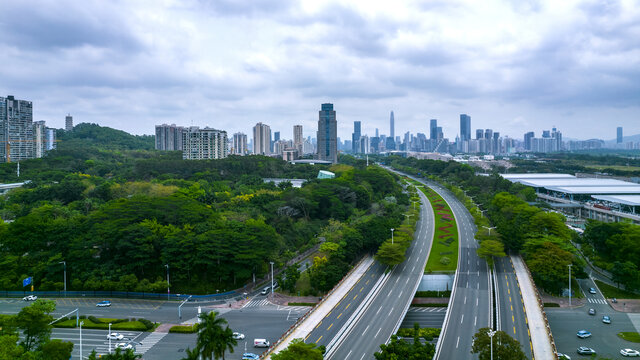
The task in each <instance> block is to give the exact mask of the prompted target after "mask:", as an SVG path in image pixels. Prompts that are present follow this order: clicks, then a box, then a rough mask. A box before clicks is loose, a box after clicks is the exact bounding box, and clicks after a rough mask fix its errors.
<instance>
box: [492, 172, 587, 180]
mask: <svg viewBox="0 0 640 360" xmlns="http://www.w3.org/2000/svg"><path fill="white" fill-rule="evenodd" d="M500 176H502V177H503V178H505V179H507V180H511V181H515V180H516V179H575V178H576V177H575V176H573V175H569V174H555V173H547V174H534V173H531V174H529V173H520V174H500Z"/></svg>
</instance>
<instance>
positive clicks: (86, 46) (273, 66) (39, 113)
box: [0, 0, 640, 140]
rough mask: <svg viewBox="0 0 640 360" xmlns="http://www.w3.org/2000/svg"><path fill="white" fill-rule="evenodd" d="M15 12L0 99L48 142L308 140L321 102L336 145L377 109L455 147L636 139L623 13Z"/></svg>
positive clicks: (591, 9)
mask: <svg viewBox="0 0 640 360" xmlns="http://www.w3.org/2000/svg"><path fill="white" fill-rule="evenodd" d="M26 6H27V5H26V4H21V3H15V2H14V3H8V4H5V8H3V12H2V13H1V14H0V28H2V30H4V33H5V34H7V35H8V36H6V37H3V39H0V49H2V50H3V51H2V52H1V53H2V54H3V55H2V59H3V64H4V66H3V68H2V69H0V77H1V78H2V79H3V84H2V85H1V87H0V92H1V93H4V94H11V95H14V96H16V98H20V99H29V101H32V102H33V103H34V109H33V112H34V114H33V115H34V121H38V120H45V121H47V123H48V124H50V125H51V126H53V127H56V128H64V125H65V124H64V117H65V115H66V114H68V113H71V114H73V116H74V120H75V121H76V122H77V123H80V122H90V123H98V124H100V125H103V126H110V127H113V128H117V129H122V130H125V131H128V132H130V133H134V134H152V133H153V132H152V131H153V126H154V125H155V124H159V123H181V124H185V125H189V126H190V125H194V126H200V127H204V126H214V127H215V128H220V129H225V130H227V131H228V132H229V133H230V134H232V133H235V132H239V131H241V132H248V131H249V130H248V129H249V128H250V127H251V126H252V125H253V124H255V123H256V122H258V121H262V120H263V119H262V118H263V116H264V114H270V120H269V122H270V125H271V126H272V128H273V129H280V130H283V131H284V130H285V129H289V128H290V127H291V126H292V125H293V124H300V125H303V127H304V128H305V131H306V132H305V134H304V135H305V136H309V135H312V134H313V132H312V131H311V129H313V128H314V127H315V126H314V125H315V122H316V119H315V115H314V113H315V112H314V111H313V109H315V108H316V107H317V104H321V103H325V102H331V103H333V104H335V105H336V106H337V107H339V108H340V121H339V122H338V135H339V136H340V137H341V138H342V139H347V138H349V137H350V134H351V133H352V126H351V124H352V123H353V121H361V122H362V125H363V128H362V133H363V134H369V135H371V134H373V133H374V129H375V128H379V129H388V120H389V118H388V114H389V111H391V110H393V111H394V113H395V120H396V121H395V123H396V124H395V126H396V133H397V134H404V133H405V132H406V131H411V132H413V133H416V132H425V133H426V132H428V130H427V128H428V122H429V120H430V119H438V121H439V124H440V125H441V126H442V127H443V132H444V133H445V134H448V135H447V136H448V137H449V138H455V136H456V135H460V134H459V126H458V117H459V114H461V113H467V114H469V115H470V116H471V117H472V118H473V120H474V123H475V124H476V125H477V126H478V127H483V128H493V129H497V128H500V129H501V133H502V134H503V135H509V136H511V137H514V138H516V137H521V136H522V134H524V133H525V132H526V131H528V129H534V128H546V129H548V128H551V127H553V126H554V125H555V126H557V127H559V128H562V129H564V132H565V134H572V135H571V137H572V138H579V139H589V138H603V139H604V140H610V139H615V137H616V133H615V129H612V130H611V131H601V129H600V124H602V123H607V124H609V123H611V124H614V125H613V126H612V127H615V126H622V127H624V129H625V134H629V135H633V134H639V133H640V121H638V120H639V119H638V117H639V115H638V114H639V113H640V111H639V110H640V104H638V101H637V94H638V93H640V81H638V80H639V78H640V73H639V72H638V69H639V68H640V66H639V65H640V59H639V58H638V57H637V56H634V55H633V54H634V51H636V49H637V45H636V41H635V39H637V38H638V34H637V29H636V28H634V27H632V26H628V25H629V24H633V23H638V22H640V9H638V7H636V6H634V5H633V3H630V2H611V3H607V4H593V3H587V2H575V1H573V2H563V4H562V5H558V4H557V3H554V2H551V1H541V2H524V3H520V2H508V1H504V2H503V1H491V2H488V3H482V4H475V3H473V2H433V3H426V4H419V3H410V2H407V3H402V2H401V3H400V4H395V3H394V4H386V3H384V2H380V3H375V2H374V3H370V2H355V3H352V4H349V6H346V5H341V4H335V3H332V2H314V3H306V2H286V1H285V2H275V1H270V0H265V1H258V2H252V3H248V4H247V5H237V4H236V5H232V4H231V3H228V2H216V3H213V4H207V3H198V2H194V3H165V5H164V6H161V5H157V4H155V3H154V4H151V5H150V4H149V3H135V4H132V3H125V4H116V3H99V2H95V3H92V2H87V3H83V4H78V3H76V2H66V3H65V2H64V1H63V4H60V3H56V4H52V3H47V2H38V1H36V2H35V3H30V4H29V7H28V11H27V9H26ZM87 14H91V16H87ZM107 20H108V21H107ZM176 20H178V21H176ZM451 24H455V26H453V25H451ZM222 33H224V36H221V35H220V34H222ZM219 49H225V50H224V51H219ZM320 49H323V50H324V49H331V51H321V50H320ZM177 54H179V55H177ZM473 127H475V126H474V125H472V128H473ZM287 131H288V130H287ZM472 131H473V129H472ZM385 132H386V131H381V133H385ZM604 134H607V136H604ZM609 134H610V135H609Z"/></svg>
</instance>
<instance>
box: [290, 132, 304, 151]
mask: <svg viewBox="0 0 640 360" xmlns="http://www.w3.org/2000/svg"><path fill="white" fill-rule="evenodd" d="M293 147H294V148H296V150H298V155H302V153H303V150H304V149H303V148H304V138H303V137H302V125H293Z"/></svg>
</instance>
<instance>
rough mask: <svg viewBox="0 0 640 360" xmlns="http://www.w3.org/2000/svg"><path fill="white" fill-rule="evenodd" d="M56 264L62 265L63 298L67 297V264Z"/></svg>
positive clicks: (62, 262)
mask: <svg viewBox="0 0 640 360" xmlns="http://www.w3.org/2000/svg"><path fill="white" fill-rule="evenodd" d="M58 264H62V265H63V266H64V297H67V262H66V261H60V262H59V263H58Z"/></svg>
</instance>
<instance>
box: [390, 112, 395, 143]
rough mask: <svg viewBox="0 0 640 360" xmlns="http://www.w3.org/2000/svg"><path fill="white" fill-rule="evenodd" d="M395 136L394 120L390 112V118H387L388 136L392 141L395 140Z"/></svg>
mask: <svg viewBox="0 0 640 360" xmlns="http://www.w3.org/2000/svg"><path fill="white" fill-rule="evenodd" d="M395 134H396V120H395V119H394V117H393V111H391V116H390V117H389V136H391V138H392V139H395Z"/></svg>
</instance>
